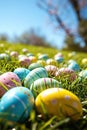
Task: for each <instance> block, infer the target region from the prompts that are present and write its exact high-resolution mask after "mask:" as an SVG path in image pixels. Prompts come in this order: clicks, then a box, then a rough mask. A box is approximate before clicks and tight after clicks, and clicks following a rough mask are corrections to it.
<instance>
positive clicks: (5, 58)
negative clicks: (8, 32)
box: [0, 53, 10, 60]
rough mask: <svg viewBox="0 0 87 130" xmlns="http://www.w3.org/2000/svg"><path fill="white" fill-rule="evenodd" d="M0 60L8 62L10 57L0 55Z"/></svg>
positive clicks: (3, 54)
mask: <svg viewBox="0 0 87 130" xmlns="http://www.w3.org/2000/svg"><path fill="white" fill-rule="evenodd" d="M0 60H10V57H9V55H8V54H6V53H1V54H0Z"/></svg>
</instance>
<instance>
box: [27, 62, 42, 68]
mask: <svg viewBox="0 0 87 130" xmlns="http://www.w3.org/2000/svg"><path fill="white" fill-rule="evenodd" d="M39 67H43V66H42V65H41V64H39V63H31V64H30V65H29V67H28V69H29V70H33V69H36V68H39Z"/></svg>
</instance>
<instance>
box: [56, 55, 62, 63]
mask: <svg viewBox="0 0 87 130" xmlns="http://www.w3.org/2000/svg"><path fill="white" fill-rule="evenodd" d="M54 59H55V60H56V61H57V62H58V63H62V62H63V61H64V58H63V57H60V56H59V57H55V58H54Z"/></svg>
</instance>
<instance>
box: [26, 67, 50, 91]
mask: <svg viewBox="0 0 87 130" xmlns="http://www.w3.org/2000/svg"><path fill="white" fill-rule="evenodd" d="M44 77H48V73H47V71H46V69H45V68H43V67H39V68H36V69H34V70H32V71H31V72H30V73H29V74H28V75H27V76H26V77H25V79H24V86H25V87H28V88H30V86H31V84H32V83H33V82H34V81H35V80H37V79H39V78H44Z"/></svg>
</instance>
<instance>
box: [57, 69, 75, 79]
mask: <svg viewBox="0 0 87 130" xmlns="http://www.w3.org/2000/svg"><path fill="white" fill-rule="evenodd" d="M55 77H57V78H58V77H61V78H68V79H69V80H70V81H74V80H75V79H76V78H77V75H76V73H75V72H74V71H73V70H71V69H69V68H60V69H59V70H58V71H57V72H56V74H55Z"/></svg>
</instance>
